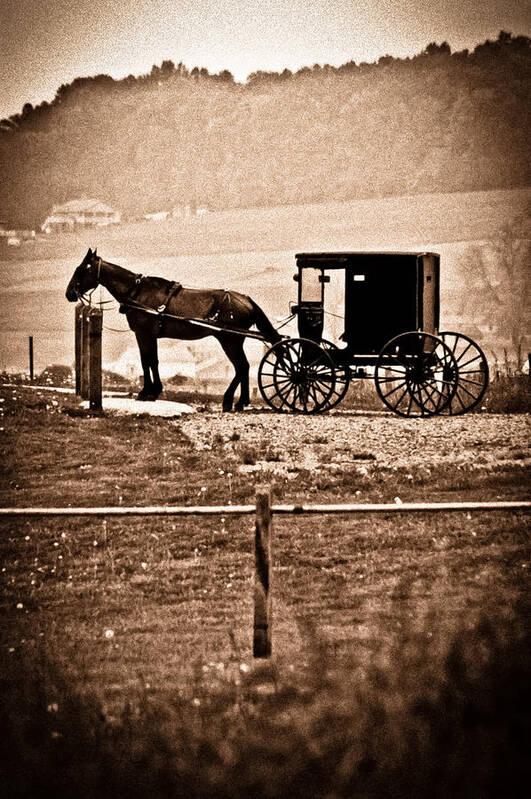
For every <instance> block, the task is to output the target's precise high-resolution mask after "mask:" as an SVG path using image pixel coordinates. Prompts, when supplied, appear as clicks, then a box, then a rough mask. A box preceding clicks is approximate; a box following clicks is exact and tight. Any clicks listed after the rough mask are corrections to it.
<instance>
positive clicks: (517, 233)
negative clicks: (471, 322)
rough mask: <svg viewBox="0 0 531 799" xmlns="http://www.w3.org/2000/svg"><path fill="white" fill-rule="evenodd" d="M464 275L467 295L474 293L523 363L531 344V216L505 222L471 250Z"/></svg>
mask: <svg viewBox="0 0 531 799" xmlns="http://www.w3.org/2000/svg"><path fill="white" fill-rule="evenodd" d="M468 252H469V257H468V259H467V262H466V271H465V273H464V275H463V278H464V282H465V286H466V295H467V297H474V302H475V303H476V305H477V307H478V310H479V309H482V312H483V316H484V321H486V322H488V323H489V324H490V325H491V326H492V327H494V329H495V330H496V332H497V334H498V335H499V337H500V338H501V339H508V340H509V341H510V345H511V349H512V355H513V357H514V358H515V360H516V363H517V364H518V366H519V367H520V366H521V365H522V357H523V353H524V352H527V349H528V347H529V346H530V344H531V339H530V338H529V331H530V330H531V306H530V303H529V300H530V299H531V298H530V296H529V264H530V263H531V216H529V215H526V216H521V217H518V218H516V219H514V220H513V222H511V223H509V224H507V225H504V226H503V227H502V228H500V230H499V231H498V232H497V233H496V234H495V235H494V236H493V237H492V239H491V240H490V241H489V243H488V246H487V247H486V248H483V249H480V248H479V247H473V248H471V249H470V250H469V251H468Z"/></svg>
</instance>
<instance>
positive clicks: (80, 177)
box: [0, 32, 531, 227]
mask: <svg viewBox="0 0 531 799" xmlns="http://www.w3.org/2000/svg"><path fill="white" fill-rule="evenodd" d="M530 44H531V42H530V40H529V39H528V38H527V37H524V36H518V37H513V36H511V35H510V34H506V33H503V32H502V33H500V36H499V37H498V39H497V40H496V41H494V42H491V41H487V42H485V43H484V44H482V45H479V46H478V47H476V49H475V50H474V52H473V53H469V52H468V51H462V52H457V53H452V52H451V50H450V47H449V46H448V45H447V44H446V43H443V44H442V45H435V44H430V45H428V47H426V49H425V50H424V51H423V52H422V53H421V54H419V55H418V56H416V57H414V58H412V59H394V58H391V57H390V56H386V57H383V58H381V59H380V60H379V61H378V63H375V64H359V65H357V64H355V63H353V62H351V63H348V64H345V65H343V66H341V67H338V68H334V67H329V66H325V67H319V66H315V67H314V68H313V69H309V68H304V69H302V70H300V71H299V72H297V73H295V74H292V73H291V72H289V70H285V71H284V72H283V73H281V74H276V73H272V74H269V73H256V74H254V75H251V76H250V77H249V79H248V81H247V83H246V84H245V85H241V84H237V83H235V82H234V80H233V78H232V76H231V74H230V73H228V72H224V73H221V74H220V75H209V74H208V73H207V72H206V71H205V70H192V71H191V72H189V71H188V70H187V69H186V68H185V67H183V66H182V65H178V66H177V67H176V66H175V65H174V64H173V63H172V62H171V61H166V62H163V64H162V66H161V67H153V69H152V71H151V73H150V74H149V75H145V76H140V77H138V78H135V77H133V76H129V77H128V78H126V79H124V80H121V81H115V80H113V79H112V78H110V77H108V76H105V75H102V76H97V77H95V78H80V79H76V80H75V81H74V82H73V83H72V84H70V85H65V86H61V87H60V88H59V90H58V92H57V95H56V98H55V100H54V101H53V102H52V103H51V104H48V103H43V104H41V105H40V106H38V107H36V108H33V107H32V106H31V105H29V104H27V105H25V106H24V109H23V110H22V113H21V114H19V115H15V116H13V117H11V118H10V119H9V120H3V121H2V122H1V123H0V170H1V174H2V182H3V188H4V191H3V193H2V204H1V206H0V218H2V219H5V220H6V221H8V222H9V223H10V224H11V225H13V226H15V225H16V226H22V225H27V226H31V227H35V226H37V225H39V224H40V223H41V222H42V221H43V219H44V217H45V216H46V214H47V213H48V212H49V210H50V208H51V206H52V204H54V203H60V202H64V201H66V200H69V199H72V198H73V197H78V196H83V195H86V196H91V197H93V196H94V197H98V198H100V199H101V200H102V201H104V202H106V203H109V204H111V205H113V206H114V207H116V208H118V209H119V210H120V211H121V212H122V213H123V214H124V216H125V217H126V218H127V217H128V218H134V217H137V216H139V215H141V214H143V213H146V212H149V211H154V210H159V209H163V208H164V209H167V208H172V207H175V206H179V205H183V204H188V205H191V206H192V207H193V206H205V207H208V208H210V209H212V210H224V209H225V210H226V209H230V208H252V207H257V206H270V205H282V204H301V203H319V202H323V201H330V200H334V201H342V200H347V199H359V198H365V197H378V196H389V195H405V194H420V193H426V192H436V193H439V192H455V191H472V190H484V189H496V188H511V187H513V188H514V187H518V186H525V185H528V184H529V182H530V180H531V173H530V167H529V164H530V158H529V140H528V133H527V132H528V130H529V127H530V121H531V120H530V118H529V108H530V103H529V85H530V81H529V78H530V73H531V69H530V57H529V56H530Z"/></svg>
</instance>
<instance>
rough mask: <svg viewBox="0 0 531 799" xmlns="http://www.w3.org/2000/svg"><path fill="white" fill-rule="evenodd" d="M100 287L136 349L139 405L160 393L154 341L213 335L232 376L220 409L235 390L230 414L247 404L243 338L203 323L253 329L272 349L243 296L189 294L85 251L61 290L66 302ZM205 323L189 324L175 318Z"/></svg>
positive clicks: (268, 331) (263, 319)
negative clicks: (121, 316)
mask: <svg viewBox="0 0 531 799" xmlns="http://www.w3.org/2000/svg"><path fill="white" fill-rule="evenodd" d="M98 285H102V286H104V287H105V288H106V289H107V291H109V293H110V294H112V296H113V297H114V298H115V299H116V300H117V301H118V302H119V303H120V304H121V306H122V307H121V310H122V311H123V313H125V316H126V318H127V321H128V323H129V327H130V328H131V330H132V331H133V332H134V334H135V336H136V340H137V342H138V348H139V350H140V359H141V361H142V369H143V372H144V385H143V388H142V390H141V391H140V393H139V395H138V399H139V400H155V399H157V397H158V396H159V395H160V393H161V392H162V383H161V381H160V376H159V368H158V354H157V339H159V338H178V339H187V340H193V339H200V338H204V337H205V336H214V338H216V339H217V340H218V341H219V343H220V344H221V346H222V348H223V351H224V353H225V354H226V356H227V357H228V358H229V360H230V361H231V363H232V364H233V366H234V370H235V376H234V378H233V380H232V381H231V383H230V385H229V387H228V388H227V390H226V391H225V394H224V395H223V410H224V411H230V410H232V404H233V401H234V393H235V391H236V389H237V387H238V385H239V386H240V398H239V400H238V402H237V403H236V406H235V409H236V410H242V409H243V408H244V407H245V406H246V405H249V361H248V360H247V358H246V356H245V352H244V350H243V344H244V340H245V336H244V335H241V334H237V333H234V332H230V331H225V330H217V329H215V327H214V328H212V327H208V324H209V323H210V324H212V325H219V326H220V327H223V326H227V327H228V328H234V329H240V330H242V331H246V330H249V328H250V327H251V326H252V325H256V327H257V328H258V330H259V331H260V333H261V334H262V336H263V337H264V339H265V340H266V341H269V342H271V343H272V344H274V343H275V342H277V341H279V340H280V338H281V336H280V335H279V334H278V333H277V331H276V330H275V329H274V327H273V325H272V324H271V322H270V321H269V319H268V318H267V316H266V315H265V314H264V312H263V311H262V310H261V309H260V308H259V307H258V305H257V304H256V303H255V302H254V301H253V300H252V299H251V298H250V297H247V296H245V295H244V294H239V293H238V292H235V291H225V290H223V289H189V288H183V287H182V286H181V284H180V283H175V282H172V281H171V280H165V279H164V278H162V277H145V276H144V275H139V274H135V273H134V272H130V271H129V270H128V269H124V268H123V267H121V266H117V265H116V264H111V263H109V262H108V261H104V260H103V259H102V258H100V257H99V256H98V255H97V254H96V250H94V251H92V250H91V249H90V248H89V250H88V252H87V254H86V255H85V257H84V259H83V261H82V262H81V264H80V265H79V266H78V267H77V269H76V270H75V272H74V274H73V275H72V278H71V280H70V282H69V284H68V287H67V289H66V298H67V300H68V301H69V302H76V300H78V299H80V298H82V297H83V295H85V294H86V293H87V292H88V291H91V290H92V289H95V288H96V286H98ZM176 316H177V317H187V318H188V319H190V318H194V319H197V320H205V322H204V324H203V325H202V324H201V322H197V323H193V322H191V321H182V320H181V319H176V318H175V317H176Z"/></svg>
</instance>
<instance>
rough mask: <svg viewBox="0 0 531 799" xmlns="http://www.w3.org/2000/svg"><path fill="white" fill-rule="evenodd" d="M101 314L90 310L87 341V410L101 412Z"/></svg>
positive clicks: (99, 311) (98, 310)
mask: <svg viewBox="0 0 531 799" xmlns="http://www.w3.org/2000/svg"><path fill="white" fill-rule="evenodd" d="M102 327H103V312H102V311H101V310H100V309H99V308H91V309H89V313H88V339H89V370H88V371H89V391H88V393H89V397H88V398H89V408H90V410H91V411H101V409H102V402H101V331H102Z"/></svg>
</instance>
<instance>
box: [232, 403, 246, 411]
mask: <svg viewBox="0 0 531 799" xmlns="http://www.w3.org/2000/svg"><path fill="white" fill-rule="evenodd" d="M248 405H249V403H248V402H237V403H236V405H235V406H234V410H235V411H244V410H245V409H246V408H247V407H248Z"/></svg>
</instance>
